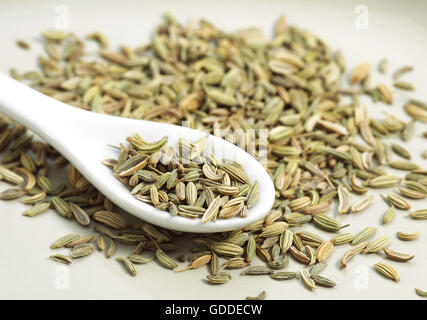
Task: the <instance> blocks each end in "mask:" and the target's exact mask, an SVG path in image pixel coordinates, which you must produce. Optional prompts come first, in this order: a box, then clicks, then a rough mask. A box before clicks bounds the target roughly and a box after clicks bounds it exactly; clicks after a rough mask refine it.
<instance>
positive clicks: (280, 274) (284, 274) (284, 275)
mask: <svg viewBox="0 0 427 320" xmlns="http://www.w3.org/2000/svg"><path fill="white" fill-rule="evenodd" d="M270 277H271V278H272V279H274V280H292V279H298V272H292V271H277V272H275V273H273V274H270Z"/></svg>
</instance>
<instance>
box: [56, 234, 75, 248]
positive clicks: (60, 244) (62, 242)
mask: <svg viewBox="0 0 427 320" xmlns="http://www.w3.org/2000/svg"><path fill="white" fill-rule="evenodd" d="M78 238H80V235H79V234H77V233H71V234H67V235H65V236H63V237H61V238H59V239H58V240H56V241H55V242H54V243H52V244H51V246H50V248H51V249H57V248H62V247H64V246H65V245H67V244H68V243H70V242H71V241H74V240H77V239H78Z"/></svg>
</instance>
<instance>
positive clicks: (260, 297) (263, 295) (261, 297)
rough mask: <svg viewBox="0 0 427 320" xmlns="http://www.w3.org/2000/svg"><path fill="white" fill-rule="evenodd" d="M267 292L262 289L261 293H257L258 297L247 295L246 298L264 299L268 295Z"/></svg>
mask: <svg viewBox="0 0 427 320" xmlns="http://www.w3.org/2000/svg"><path fill="white" fill-rule="evenodd" d="M266 295H267V294H266V292H265V291H262V292H261V293H260V294H259V295H257V296H256V297H246V300H264V299H265V297H266Z"/></svg>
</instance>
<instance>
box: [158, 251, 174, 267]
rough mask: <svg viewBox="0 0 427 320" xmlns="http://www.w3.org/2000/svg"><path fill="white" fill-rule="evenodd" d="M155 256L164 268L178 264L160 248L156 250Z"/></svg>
mask: <svg viewBox="0 0 427 320" xmlns="http://www.w3.org/2000/svg"><path fill="white" fill-rule="evenodd" d="M156 258H157V260H158V261H159V262H160V264H161V265H162V266H164V267H165V268H168V269H175V268H176V267H177V266H178V264H177V263H176V262H175V261H174V260H173V259H172V258H170V257H169V256H168V255H167V254H166V253H165V252H164V251H163V250H162V249H160V248H157V250H156Z"/></svg>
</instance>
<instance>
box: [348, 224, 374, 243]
mask: <svg viewBox="0 0 427 320" xmlns="http://www.w3.org/2000/svg"><path fill="white" fill-rule="evenodd" d="M376 233H377V228H374V227H367V228H365V229H363V230H362V231H360V232H359V233H358V234H356V236H355V237H354V239H353V241H352V242H351V245H352V246H355V245H357V244H359V243H361V242H364V241H366V240H368V239H369V238H371V237H373V236H374V235H375V234H376Z"/></svg>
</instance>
